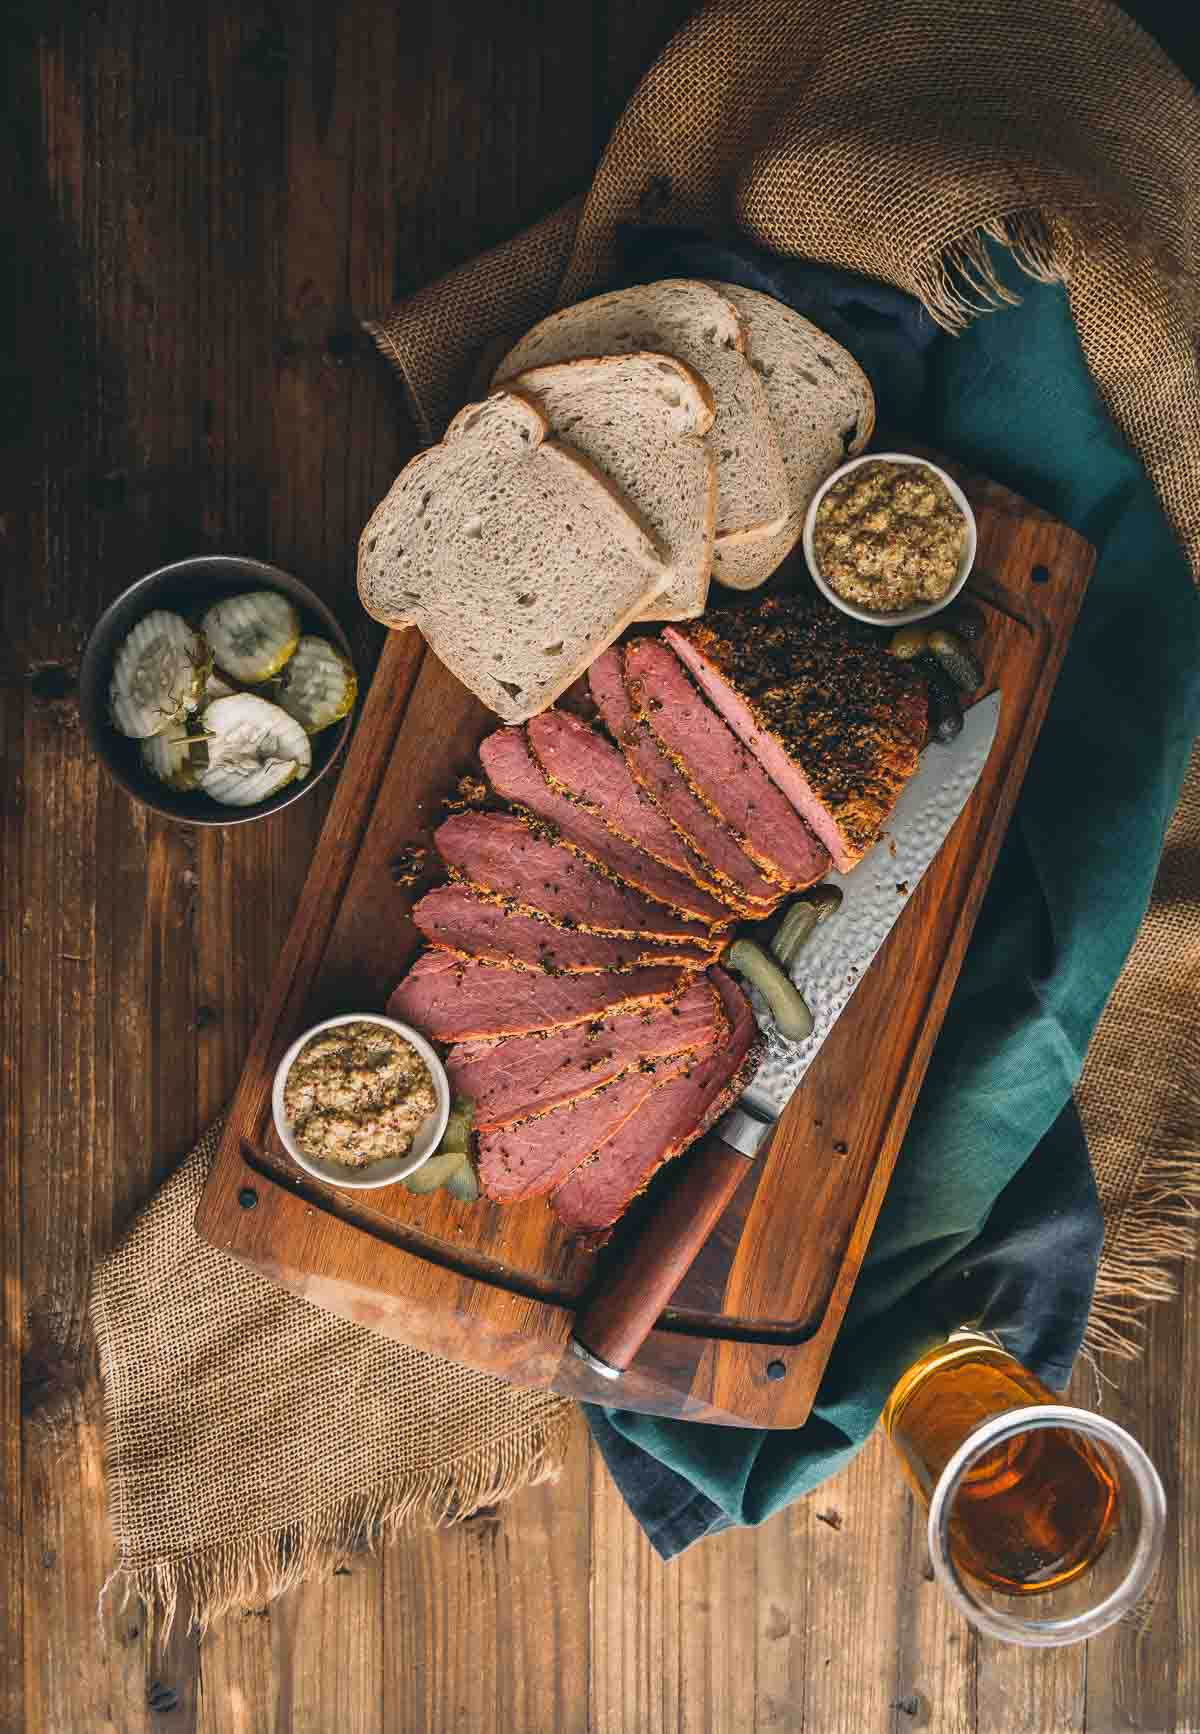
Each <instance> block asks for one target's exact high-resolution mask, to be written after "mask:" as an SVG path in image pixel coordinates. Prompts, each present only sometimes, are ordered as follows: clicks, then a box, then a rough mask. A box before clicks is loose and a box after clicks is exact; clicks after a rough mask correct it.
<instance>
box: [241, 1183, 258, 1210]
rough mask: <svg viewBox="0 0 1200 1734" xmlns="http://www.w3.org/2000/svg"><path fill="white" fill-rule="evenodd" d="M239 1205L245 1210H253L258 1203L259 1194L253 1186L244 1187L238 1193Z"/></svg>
mask: <svg viewBox="0 0 1200 1734" xmlns="http://www.w3.org/2000/svg"><path fill="white" fill-rule="evenodd" d="M238 1203H239V1204H240V1205H241V1207H242V1209H243V1210H253V1209H254V1207H255V1205H256V1204H257V1203H258V1193H257V1192H256V1191H255V1190H254V1188H253V1186H243V1187H242V1189H241V1191H240V1192H239V1193H238Z"/></svg>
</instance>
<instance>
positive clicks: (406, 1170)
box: [271, 1012, 450, 1192]
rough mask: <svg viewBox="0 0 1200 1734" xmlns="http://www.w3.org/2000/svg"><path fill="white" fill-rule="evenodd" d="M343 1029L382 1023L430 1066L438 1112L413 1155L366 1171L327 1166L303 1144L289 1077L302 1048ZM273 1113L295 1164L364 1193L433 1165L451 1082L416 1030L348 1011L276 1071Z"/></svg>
mask: <svg viewBox="0 0 1200 1734" xmlns="http://www.w3.org/2000/svg"><path fill="white" fill-rule="evenodd" d="M338 1024H379V1025H380V1026H381V1028H383V1029H385V1030H393V1031H394V1032H395V1034H396V1035H398V1036H403V1037H404V1040H405V1041H406V1042H407V1043H408V1044H409V1046H410V1047H411V1048H414V1049H415V1050H416V1052H417V1053H418V1054H419V1055H420V1056H421V1058H422V1059H423V1060H424V1062H425V1064H426V1065H427V1066H428V1068H429V1075H430V1077H431V1078H432V1079H433V1088H434V1094H435V1095H436V1097H437V1107H436V1108H435V1109H434V1111H433V1113H432V1114H430V1115H429V1116H428V1117H427V1118H426V1119H425V1120H424V1121H423V1122H422V1123H421V1125H420V1127H419V1128H418V1130H417V1135H416V1137H415V1138H414V1139H413V1143H412V1148H411V1150H409V1152H408V1154H407V1156H389V1157H387V1158H385V1159H384V1160H381V1161H379V1162H370V1163H368V1165H367V1166H366V1167H365V1168H347V1167H346V1166H345V1164H344V1163H341V1162H326V1161H325V1160H324V1159H323V1158H322V1157H320V1156H310V1155H309V1153H308V1151H307V1150H305V1149H304V1148H303V1146H302V1145H301V1144H299V1143H298V1142H297V1140H296V1136H295V1133H294V1132H293V1130H292V1127H291V1124H290V1122H289V1121H288V1117H287V1114H286V1113H285V1112H284V1106H283V1088H284V1085H285V1084H286V1082H287V1075H288V1073H289V1072H290V1071H291V1069H292V1065H293V1062H294V1061H295V1058H296V1055H297V1054H298V1053H299V1052H300V1050H301V1048H303V1047H305V1046H307V1044H308V1043H309V1042H310V1041H311V1040H312V1038H313V1037H314V1036H316V1035H319V1034H320V1033H321V1031H322V1030H331V1029H334V1028H336V1027H337V1025H338ZM271 1110H272V1113H273V1114H274V1116H275V1130H276V1131H277V1132H278V1133H279V1138H280V1142H281V1143H282V1144H283V1147H284V1149H285V1150H286V1151H287V1153H288V1155H289V1156H290V1157H291V1158H292V1160H293V1162H296V1163H298V1164H299V1166H300V1167H301V1168H303V1169H304V1170H305V1172H306V1173H308V1174H311V1175H312V1176H313V1178H314V1179H316V1180H324V1181H325V1183H326V1184H327V1185H329V1186H337V1187H338V1188H340V1189H342V1190H344V1191H351V1190H353V1191H359V1192H362V1191H368V1190H370V1189H372V1188H374V1187H376V1186H391V1185H393V1184H394V1183H395V1182H396V1181H397V1180H403V1179H404V1178H405V1177H406V1176H407V1175H409V1174H415V1173H416V1171H417V1169H418V1168H420V1167H421V1165H422V1163H424V1162H427V1161H428V1160H429V1158H430V1157H431V1156H432V1155H433V1153H434V1151H435V1150H436V1149H437V1147H438V1145H439V1143H440V1142H441V1138H442V1133H443V1132H444V1131H445V1130H446V1121H447V1120H448V1119H449V1117H450V1081H449V1079H448V1078H447V1076H446V1068H445V1066H443V1064H442V1062H441V1061H440V1060H439V1059H438V1057H437V1055H436V1054H435V1053H434V1051H433V1049H432V1048H431V1047H430V1045H429V1043H428V1042H427V1041H426V1040H425V1037H424V1036H423V1035H421V1034H419V1033H418V1031H416V1030H414V1029H410V1028H409V1026H408V1024H402V1023H398V1022H397V1021H396V1019H395V1018H388V1017H383V1016H381V1015H380V1013H379V1012H345V1013H343V1014H342V1016H341V1017H336V1018H326V1019H325V1021H324V1023H320V1024H314V1025H313V1026H312V1028H311V1029H310V1030H305V1032H304V1034H303V1035H302V1036H297V1037H296V1040H295V1041H294V1042H293V1043H292V1045H291V1047H290V1048H289V1049H288V1051H287V1053H286V1054H284V1056H283V1058H282V1059H281V1060H280V1062H279V1065H278V1067H277V1068H276V1071H275V1082H274V1084H273V1086H272V1089H271Z"/></svg>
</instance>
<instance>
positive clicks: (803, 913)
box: [771, 897, 821, 969]
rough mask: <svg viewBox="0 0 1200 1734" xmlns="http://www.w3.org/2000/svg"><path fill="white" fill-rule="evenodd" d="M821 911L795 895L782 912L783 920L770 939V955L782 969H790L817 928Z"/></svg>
mask: <svg viewBox="0 0 1200 1734" xmlns="http://www.w3.org/2000/svg"><path fill="white" fill-rule="evenodd" d="M820 919H821V912H820V910H819V909H818V908H817V907H816V905H815V904H814V903H808V902H806V901H805V899H804V898H803V897H797V899H796V901H795V902H794V903H789V904H788V906H787V908H786V909H785V910H784V913H783V920H782V921H781V922H780V923H779V926H778V927H777V928H776V930H775V937H774V939H772V941H771V952H772V955H773V956H774V957H776V958H778V960H779V962H780V964H781V965H782V967H783V968H784V969H790V968H791V967H792V965H793V963H795V961H796V959H797V958H798V957H799V955H800V953H801V952H802V951H803V950H804V947H805V946H806V945H807V944H808V942H809V940H810V939H811V938H812V936H813V934H814V933H815V932H816V930H817V923H818V922H819V921H820Z"/></svg>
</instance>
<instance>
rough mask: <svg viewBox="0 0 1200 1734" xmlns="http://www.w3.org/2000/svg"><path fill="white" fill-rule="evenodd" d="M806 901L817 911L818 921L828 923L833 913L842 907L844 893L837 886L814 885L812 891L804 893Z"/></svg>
mask: <svg viewBox="0 0 1200 1734" xmlns="http://www.w3.org/2000/svg"><path fill="white" fill-rule="evenodd" d="M804 901H805V902H806V903H811V904H812V905H813V907H814V908H815V909H816V912H817V920H818V921H828V919H829V917H830V916H831V915H832V914H833V912H834V911H835V910H836V909H840V908H841V907H842V892H841V890H840V888H839V887H838V886H836V885H814V886H813V888H812V890H811V891H806V892H805V893H804Z"/></svg>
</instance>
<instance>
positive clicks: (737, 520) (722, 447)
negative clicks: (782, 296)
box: [495, 277, 790, 546]
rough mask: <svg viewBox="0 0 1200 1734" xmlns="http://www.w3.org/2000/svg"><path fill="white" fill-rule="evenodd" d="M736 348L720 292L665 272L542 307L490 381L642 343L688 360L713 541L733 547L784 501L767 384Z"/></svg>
mask: <svg viewBox="0 0 1200 1734" xmlns="http://www.w3.org/2000/svg"><path fill="white" fill-rule="evenodd" d="M743 348H744V340H743V337H742V329H741V325H740V323H739V321H738V316H737V311H736V309H735V308H734V307H733V305H732V304H731V303H730V302H729V301H727V300H726V299H725V297H724V296H723V295H718V294H717V292H716V290H715V289H710V288H709V287H708V285H707V284H706V283H701V282H699V281H698V280H696V279H694V278H688V277H669V278H664V279H663V280H662V281H661V282H659V283H650V284H646V285H642V286H638V287H635V288H632V289H616V290H613V291H612V292H611V293H609V294H607V295H597V296H595V297H593V299H591V300H590V301H580V302H578V303H577V304H576V305H575V306H574V307H565V308H563V309H562V310H561V311H560V312H558V313H552V314H550V316H549V318H547V319H543V320H542V321H541V322H540V324H538V325H535V326H534V327H533V329H532V331H528V332H526V334H525V336H524V337H523V338H522V339H521V341H520V342H519V343H518V344H517V345H516V346H515V347H514V348H513V349H510V350H509V352H508V354H507V355H506V356H505V358H504V360H503V361H502V362H501V363H500V366H499V367H498V368H497V369H496V375H495V381H496V383H499V382H500V381H501V380H507V379H510V378H511V377H512V376H513V375H514V374H519V373H523V372H525V371H526V370H527V369H528V368H531V367H539V366H543V365H544V364H546V363H547V362H558V361H573V360H578V359H580V358H583V357H590V356H597V355H629V354H634V353H638V352H641V351H645V350H654V351H657V352H660V353H662V354H665V355H674V356H676V357H677V358H678V359H679V360H680V361H682V362H685V363H686V364H687V366H688V367H691V368H694V369H695V371H696V372H697V373H698V374H700V376H701V377H702V378H703V379H704V381H705V382H706V384H707V385H708V388H709V390H710V391H711V392H712V395H713V399H714V402H715V406H716V414H715V417H714V420H713V425H712V427H711V429H710V430H709V432H708V434H707V435H706V436H705V438H706V439H707V441H708V444H709V446H710V448H711V450H712V452H713V455H714V457H715V458H716V464H717V519H716V544H715V545H716V546H720V544H721V543H722V542H724V541H727V540H731V539H732V543H731V545H733V544H739V543H740V542H741V541H742V540H743V539H746V538H749V539H751V540H753V539H755V538H758V537H762V538H766V539H769V538H770V537H772V536H775V535H777V534H778V533H779V531H780V530H781V529H782V528H783V525H784V524H785V523H786V521H787V515H788V510H789V500H790V497H789V494H788V484H787V471H786V469H785V467H784V462H783V452H782V450H781V448H780V444H779V440H778V438H777V437H776V434H775V430H774V428H773V427H772V425H771V412H770V406H769V404H768V401H767V394H766V388H765V387H764V385H763V382H762V380H761V379H760V378H759V377H758V375H757V374H756V373H755V371H754V369H753V368H752V367H751V366H750V364H749V362H748V361H747V360H746V358H745V355H744V354H743V353H742V351H743Z"/></svg>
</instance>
